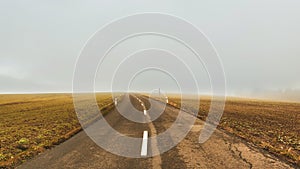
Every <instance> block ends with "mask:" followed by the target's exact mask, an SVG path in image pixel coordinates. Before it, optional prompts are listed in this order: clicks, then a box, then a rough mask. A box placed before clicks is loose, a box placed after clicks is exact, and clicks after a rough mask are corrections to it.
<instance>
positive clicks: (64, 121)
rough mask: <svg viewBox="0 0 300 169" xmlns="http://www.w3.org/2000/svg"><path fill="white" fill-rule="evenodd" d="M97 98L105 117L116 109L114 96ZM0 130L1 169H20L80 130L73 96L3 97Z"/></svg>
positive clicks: (0, 102)
mask: <svg viewBox="0 0 300 169" xmlns="http://www.w3.org/2000/svg"><path fill="white" fill-rule="evenodd" d="M96 98H97V102H98V106H99V108H100V109H103V110H104V111H102V113H105V112H108V111H109V109H110V108H111V107H113V104H112V99H111V94H108V93H102V94H97V95H96ZM83 101H84V99H83ZM86 109H88V108H86ZM94 117H95V116H93V115H91V116H87V117H84V119H86V121H87V122H89V121H91V120H93V119H92V118H94ZM94 120H95V119H94ZM0 128H1V130H0V168H10V167H13V166H15V165H18V164H20V163H22V162H24V161H26V160H28V159H30V158H32V157H33V156H34V155H36V154H38V153H40V152H42V151H44V150H45V149H49V148H51V147H53V146H54V145H57V144H59V143H61V142H63V141H65V140H66V139H68V138H70V137H71V136H72V135H74V134H76V133H77V132H79V131H80V130H81V126H80V124H79V122H78V119H77V117H76V113H75V110H74V106H73V100H72V95H71V94H35V95H0Z"/></svg>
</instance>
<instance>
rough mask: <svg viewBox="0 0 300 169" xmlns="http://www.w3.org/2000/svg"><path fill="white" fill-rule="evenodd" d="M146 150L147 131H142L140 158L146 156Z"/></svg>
mask: <svg viewBox="0 0 300 169" xmlns="http://www.w3.org/2000/svg"><path fill="white" fill-rule="evenodd" d="M147 149H148V131H144V133H143V142H142V148H141V156H142V157H146V156H147Z"/></svg>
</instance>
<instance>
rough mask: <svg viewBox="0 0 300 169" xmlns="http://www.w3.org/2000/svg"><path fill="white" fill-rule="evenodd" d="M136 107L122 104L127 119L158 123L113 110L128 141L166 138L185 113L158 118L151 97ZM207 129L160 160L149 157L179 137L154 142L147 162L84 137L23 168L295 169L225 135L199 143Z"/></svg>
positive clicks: (111, 118)
mask: <svg viewBox="0 0 300 169" xmlns="http://www.w3.org/2000/svg"><path fill="white" fill-rule="evenodd" d="M130 101H131V103H132V105H133V106H134V109H135V110H133V107H131V106H130V105H131V104H130V103H129V100H126V99H122V100H120V101H119V102H118V104H120V105H119V106H121V107H122V110H126V111H125V116H128V117H129V118H130V117H135V119H137V120H143V119H144V120H145V119H146V118H145V116H147V119H151V120H153V119H155V118H156V117H158V118H156V119H155V120H154V121H152V122H149V123H137V122H133V121H131V120H129V119H127V118H125V117H124V116H123V115H121V114H120V113H119V112H118V110H117V109H114V110H112V111H111V112H110V113H108V114H107V115H106V116H105V117H104V118H105V120H106V121H107V122H108V124H109V125H110V126H112V127H113V129H114V130H116V131H118V132H119V133H122V134H123V136H129V137H136V138H142V137H143V132H144V131H148V133H149V137H153V136H155V135H157V134H160V133H163V132H164V131H166V130H167V129H168V128H170V127H171V126H172V124H173V123H174V121H175V120H176V118H177V116H178V113H179V110H178V109H176V108H174V107H172V106H169V105H167V106H166V107H165V109H164V111H163V112H162V114H156V110H157V112H159V110H161V109H162V108H164V104H163V103H162V102H159V101H155V100H152V102H153V103H152V104H151V105H150V103H149V101H148V98H146V97H145V96H140V95H131V96H130ZM149 108H150V110H148V111H147V113H146V114H144V113H145V112H144V109H149ZM137 110H138V111H137ZM123 113H124V112H123ZM184 113H185V116H184V118H189V117H191V115H190V114H189V113H186V112H184ZM96 123H97V122H96ZM203 124H204V122H203V121H201V120H199V119H197V120H196V122H195V123H194V125H192V126H191V127H192V129H191V131H190V132H189V133H188V134H187V136H186V137H185V138H184V139H183V140H182V141H181V142H180V143H179V144H178V145H177V146H175V147H174V148H172V149H170V150H169V151H167V152H164V153H162V154H160V155H157V156H154V157H149V156H151V154H152V153H153V154H156V153H157V152H160V151H161V150H163V149H164V148H165V147H168V146H169V145H170V144H172V143H174V142H173V141H174V137H173V136H170V137H169V138H166V139H165V140H161V139H160V140H155V139H154V140H153V139H151V140H150V139H149V140H148V142H147V150H148V151H147V156H148V157H143V158H128V157H122V156H119V155H115V154H112V153H110V152H108V151H106V150H104V149H103V148H101V147H99V146H98V145H97V144H96V143H95V142H94V141H93V140H92V139H91V138H90V137H88V136H87V134H86V133H85V132H84V131H82V132H80V133H78V134H77V135H75V136H73V137H72V138H70V139H69V140H67V141H66V142H64V143H62V144H61V145H58V146H56V147H55V148H53V149H51V150H48V151H46V152H44V153H42V154H40V155H38V156H37V157H36V158H34V159H32V160H29V161H27V162H25V163H24V164H22V165H21V166H19V167H18V168H20V169H22V168H28V169H35V168H43V169H48V168H49V169H50V168H51V169H53V168H76V169H77V168H130V169H132V168H139V169H140V168H155V169H156V168H178V169H184V168H275V169H276V168H292V167H290V166H289V165H287V164H285V163H284V162H282V161H280V160H278V159H276V158H275V157H273V156H271V155H270V154H268V153H267V152H264V151H262V150H259V149H256V148H254V147H252V146H249V145H248V144H247V143H244V142H243V141H242V140H240V139H239V138H236V137H234V136H232V135H228V134H226V133H224V132H222V131H219V130H217V131H215V133H214V134H213V136H212V137H211V138H210V139H209V140H208V141H207V142H205V143H204V144H199V143H198V137H199V134H200V132H201V129H202V127H203ZM88 128H89V129H90V131H95V132H96V133H98V135H97V137H98V138H100V140H101V139H102V140H103V141H104V142H105V145H107V146H108V147H109V148H110V149H111V150H114V149H118V150H122V151H124V152H130V153H131V154H135V155H139V154H141V147H142V141H141V142H135V143H124V142H120V138H121V137H123V136H119V135H112V134H110V133H111V132H112V131H106V130H105V129H104V128H103V129H101V128H97V125H96V124H95V125H94V124H92V125H90V126H89V127H88ZM99 133H100V134H99ZM175 142H176V141H175ZM122 151H121V152H122Z"/></svg>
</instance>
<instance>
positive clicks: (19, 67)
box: [0, 0, 300, 96]
mask: <svg viewBox="0 0 300 169" xmlns="http://www.w3.org/2000/svg"><path fill="white" fill-rule="evenodd" d="M299 9H300V2H299V1H298V0H286V1H282V0H246V1H238V0H228V1H215V0H210V1H201V0H194V1H188V2H187V1H176V0H165V1H153V0H151V1H138V0H136V1H112V0H101V1H96V0H95V1H93V0H90V1H76V0H73V1H66V0H61V1H38V0H28V1H16V0H6V1H5V0H3V1H1V2H0V37H1V38H0V93H24V92H70V91H72V78H73V72H74V69H75V65H76V60H77V57H78V56H79V54H80V51H81V49H82V48H83V46H84V45H85V44H86V42H87V41H88V39H89V38H90V37H91V36H92V35H93V34H94V33H95V32H96V31H98V30H99V29H100V28H101V27H103V26H104V25H106V24H107V23H109V22H111V21H113V20H116V19H118V18H121V17H124V16H128V15H132V14H136V13H144V12H158V13H165V14H170V15H174V16H178V17H180V18H183V19H185V20H186V21H188V22H190V23H192V24H193V25H195V26H196V27H197V28H199V29H200V30H201V31H202V32H203V33H204V34H205V35H206V36H207V37H208V38H209V40H210V41H211V42H212V44H213V45H214V47H215V49H216V50H217V52H218V55H219V57H220V60H221V62H222V64H223V67H224V73H225V75H226V76H225V77H226V84H227V85H226V93H227V95H237V96H246V95H247V96H248V95H249V96H252V95H253V96H255V95H257V96H258V95H261V94H262V93H273V92H275V93H278V92H279V93H295V92H296V91H297V92H298V91H299V90H300V78H299V75H300V66H299V63H300V48H299V44H300V10H299ZM157 40H158V41H159V43H156V42H157ZM171 43H173V42H171V41H170V39H162V38H160V39H157V37H149V36H145V37H141V38H135V39H133V40H129V41H126V42H125V43H123V44H122V45H123V47H120V48H119V51H112V54H110V55H109V56H111V58H112V57H113V54H114V52H115V53H118V54H119V55H120V54H122V51H124V50H126V49H128V48H130V47H131V49H138V48H139V47H140V48H143V47H145V46H150V47H153V46H155V45H157V44H159V46H163V45H164V44H169V45H168V46H169V47H172V45H170V44H171ZM122 45H121V46H122ZM173 47H174V48H176V49H177V48H180V47H179V46H178V44H177V46H176V44H174V46H173ZM183 50H184V49H183ZM109 56H108V59H107V60H106V61H105V62H103V65H104V66H103V67H101V68H99V70H98V72H99V73H98V74H97V78H96V82H95V84H96V86H97V87H96V90H99V91H107V90H109V87H110V86H111V85H110V82H109V80H108V79H109V77H110V76H111V72H112V71H113V70H112V65H116V64H117V61H116V60H113V59H111V58H109ZM123 57H125V56H123ZM179 57H180V58H181V59H183V60H186V59H187V56H185V55H180V56H179ZM114 61H115V62H114ZM136 64H139V63H138V62H137V63H136ZM189 66H190V67H194V68H195V70H197V68H198V69H199V70H198V71H199V72H198V73H196V75H197V77H196V80H197V82H198V83H199V84H200V85H199V90H200V92H203V93H209V92H210V91H209V90H210V88H209V79H207V75H205V70H204V68H203V66H201V65H200V64H199V63H194V64H193V63H191V64H190V65H189ZM182 76H184V75H182ZM129 88H130V89H131V90H138V91H151V90H154V89H156V88H162V89H164V90H165V91H169V92H171V91H177V90H178V86H176V84H175V83H174V81H172V78H170V77H168V76H167V74H164V73H162V72H158V71H155V70H152V71H148V72H144V73H141V74H140V75H139V76H137V77H136V78H134V80H133V81H132V84H130V87H129ZM294 95H295V94H294Z"/></svg>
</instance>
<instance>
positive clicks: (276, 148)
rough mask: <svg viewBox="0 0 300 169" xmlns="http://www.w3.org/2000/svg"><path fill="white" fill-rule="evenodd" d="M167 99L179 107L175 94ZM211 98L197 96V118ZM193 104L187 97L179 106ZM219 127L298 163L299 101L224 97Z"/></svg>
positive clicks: (189, 108) (205, 109)
mask: <svg viewBox="0 0 300 169" xmlns="http://www.w3.org/2000/svg"><path fill="white" fill-rule="evenodd" d="M169 101H170V103H171V104H173V105H175V106H176V107H180V99H179V98H178V97H176V96H171V97H169ZM210 102H211V99H210V98H209V97H201V98H200V107H199V113H198V118H200V119H202V120H205V119H206V117H207V114H208V110H209V107H210ZM196 104H199V103H198V102H197V101H193V100H190V101H188V103H186V105H182V106H183V107H185V109H187V110H189V111H191V112H198V110H196V109H195V108H194V107H195V105H196ZM219 128H220V129H222V130H225V131H227V132H230V133H232V134H234V135H236V136H239V137H241V138H242V139H244V140H246V141H247V142H248V143H250V144H252V145H254V146H257V147H260V148H263V149H265V150H267V151H269V152H270V153H272V154H274V155H276V156H278V157H280V158H281V159H284V160H287V161H289V162H291V163H293V164H296V165H300V103H289V102H274V101H263V100H254V99H252V100H251V99H239V98H227V99H226V105H225V110H224V114H223V116H222V119H221V122H220V125H219Z"/></svg>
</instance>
